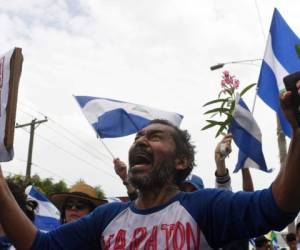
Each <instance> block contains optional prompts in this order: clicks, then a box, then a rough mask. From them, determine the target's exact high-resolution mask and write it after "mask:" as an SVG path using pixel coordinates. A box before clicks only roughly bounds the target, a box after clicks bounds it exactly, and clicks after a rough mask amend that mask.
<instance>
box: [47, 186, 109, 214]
mask: <svg viewBox="0 0 300 250" xmlns="http://www.w3.org/2000/svg"><path fill="white" fill-rule="evenodd" d="M69 197H74V198H80V199H84V200H88V201H90V202H91V203H92V204H94V205H95V206H99V205H101V204H104V203H107V201H106V200H102V199H99V198H97V191H96V189H95V188H93V187H91V186H90V185H87V184H85V183H83V182H79V183H77V184H75V185H74V186H73V187H72V188H71V189H70V192H61V193H54V194H52V195H50V200H51V202H52V203H53V204H54V205H55V206H56V207H57V208H58V209H59V210H60V211H61V210H62V206H63V205H64V203H65V201H66V199H67V198H69Z"/></svg>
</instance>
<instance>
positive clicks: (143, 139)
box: [135, 136, 149, 145]
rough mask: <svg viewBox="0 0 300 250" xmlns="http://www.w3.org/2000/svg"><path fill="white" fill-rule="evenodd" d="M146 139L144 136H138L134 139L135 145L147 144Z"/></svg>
mask: <svg viewBox="0 0 300 250" xmlns="http://www.w3.org/2000/svg"><path fill="white" fill-rule="evenodd" d="M148 142H149V141H148V139H147V137H146V136H140V137H139V138H138V139H136V141H135V144H136V145H148Z"/></svg>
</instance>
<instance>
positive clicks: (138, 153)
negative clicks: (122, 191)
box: [129, 149, 153, 168]
mask: <svg viewBox="0 0 300 250" xmlns="http://www.w3.org/2000/svg"><path fill="white" fill-rule="evenodd" d="M152 162H153V157H152V154H150V153H149V152H145V150H140V149H134V150H133V151H132V152H131V154H130V157H129V166H130V168H132V167H134V166H138V165H151V164H152Z"/></svg>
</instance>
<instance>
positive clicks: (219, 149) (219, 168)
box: [215, 134, 232, 190]
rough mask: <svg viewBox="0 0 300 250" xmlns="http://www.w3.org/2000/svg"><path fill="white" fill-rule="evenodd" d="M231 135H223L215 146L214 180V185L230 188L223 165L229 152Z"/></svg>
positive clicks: (227, 172) (227, 173)
mask: <svg viewBox="0 0 300 250" xmlns="http://www.w3.org/2000/svg"><path fill="white" fill-rule="evenodd" d="M231 141H232V135H231V134H227V135H225V136H224V137H223V138H222V140H221V141H220V142H219V143H218V144H217V146H216V148H215V163H216V171H215V176H216V182H215V187H216V188H220V189H227V190H231V189H232V188H231V179H230V175H229V171H228V169H227V168H226V165H225V158H226V156H227V155H228V154H229V153H230V152H231Z"/></svg>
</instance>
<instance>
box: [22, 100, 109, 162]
mask: <svg viewBox="0 0 300 250" xmlns="http://www.w3.org/2000/svg"><path fill="white" fill-rule="evenodd" d="M22 104H23V105H25V106H27V107H28V108H30V109H31V110H32V111H34V112H36V113H38V114H40V115H43V116H44V117H45V116H46V115H45V114H43V113H42V112H40V111H38V110H35V109H33V108H32V107H30V106H29V105H27V104H25V103H22ZM47 117H48V120H49V121H52V122H53V123H54V124H56V125H57V126H58V127H60V128H61V129H62V130H64V131H65V132H67V133H68V134H69V135H71V136H72V137H74V138H76V139H77V140H79V141H80V142H81V143H84V144H85V145H88V146H89V147H88V148H89V149H93V150H94V152H96V153H97V154H101V155H102V156H104V157H106V158H107V159H108V160H109V161H110V162H111V158H110V157H109V156H108V155H107V154H104V153H103V152H101V151H99V148H95V147H94V146H93V145H90V144H87V143H86V142H85V141H83V140H82V139H81V138H80V137H78V136H77V135H76V134H74V133H72V132H70V131H69V130H68V129H67V128H65V127H64V126H63V125H61V124H60V123H58V122H57V121H55V120H54V119H53V118H51V117H49V116H47ZM52 129H53V128H52ZM81 148H82V147H81ZM84 151H85V152H88V151H87V150H86V148H85V150H84Z"/></svg>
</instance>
